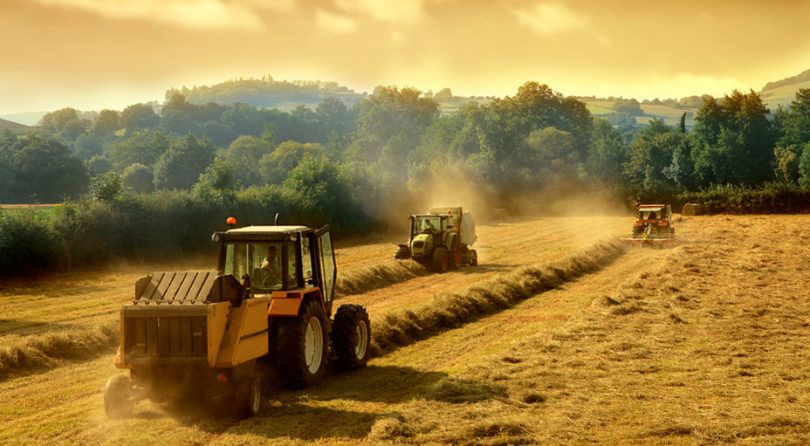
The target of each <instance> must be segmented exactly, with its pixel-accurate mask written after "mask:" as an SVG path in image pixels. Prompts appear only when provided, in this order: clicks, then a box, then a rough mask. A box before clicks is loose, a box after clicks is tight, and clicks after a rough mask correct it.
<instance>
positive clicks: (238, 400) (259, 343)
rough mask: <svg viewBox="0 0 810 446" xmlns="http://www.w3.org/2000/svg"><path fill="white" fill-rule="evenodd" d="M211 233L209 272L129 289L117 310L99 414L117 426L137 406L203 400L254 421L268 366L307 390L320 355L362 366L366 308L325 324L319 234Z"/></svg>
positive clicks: (325, 266) (153, 279) (367, 333)
mask: <svg viewBox="0 0 810 446" xmlns="http://www.w3.org/2000/svg"><path fill="white" fill-rule="evenodd" d="M228 223H229V225H230V226H231V229H229V230H227V231H224V232H215V233H214V235H213V237H212V239H213V241H214V242H215V243H218V244H219V262H218V269H217V270H216V271H191V272H161V273H153V274H150V275H149V276H146V277H143V278H141V279H139V280H138V281H137V282H136V284H135V299H134V300H133V302H132V303H130V304H127V305H124V307H123V308H122V309H121V322H120V336H119V346H118V354H117V355H116V358H115V365H116V367H118V368H121V369H129V376H126V375H118V376H114V377H112V378H110V379H109V381H108V382H107V386H106V389H105V392H104V408H105V411H106V413H107V415H108V416H109V417H123V416H127V415H128V414H129V413H130V412H131V411H132V408H133V405H134V404H135V402H137V401H138V400H141V399H144V398H149V399H152V400H155V401H166V400H170V399H179V398H188V397H205V398H209V399H211V400H213V401H217V402H218V406H220V407H226V408H227V409H229V410H230V411H232V412H233V413H234V414H235V415H237V416H239V417H246V416H253V415H255V414H256V413H257V412H259V410H260V407H261V401H262V395H261V392H262V380H261V378H262V376H259V373H258V370H259V369H257V367H256V363H257V361H259V360H267V361H269V362H271V363H272V364H273V365H274V366H275V368H276V369H277V371H278V373H277V375H278V377H279V378H280V379H281V381H282V383H283V384H284V385H285V386H286V387H288V388H293V389H301V388H305V387H308V386H310V385H313V384H316V383H318V382H319V381H321V379H322V378H323V376H324V373H325V371H326V364H327V360H329V359H330V355H331V357H332V358H333V359H334V360H335V361H336V363H337V365H338V367H339V368H342V369H349V370H352V369H357V368H360V367H363V366H365V365H366V363H367V361H368V358H369V353H370V349H369V341H370V339H371V324H370V323H369V317H368V313H367V312H366V310H365V308H364V307H362V306H359V305H341V306H340V308H338V310H337V312H335V313H334V317H332V316H333V314H332V304H333V298H334V286H335V279H336V274H337V269H336V265H335V257H334V251H333V247H332V239H331V235H330V232H329V228H328V227H324V228H321V229H318V230H315V229H311V228H308V227H306V226H247V227H242V228H234V227H233V226H234V225H235V223H236V221H235V219H233V218H229V219H228Z"/></svg>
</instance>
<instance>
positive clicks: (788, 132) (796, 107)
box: [778, 88, 810, 147]
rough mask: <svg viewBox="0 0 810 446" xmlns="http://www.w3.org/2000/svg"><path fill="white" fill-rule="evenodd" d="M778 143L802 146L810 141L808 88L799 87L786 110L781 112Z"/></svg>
mask: <svg viewBox="0 0 810 446" xmlns="http://www.w3.org/2000/svg"><path fill="white" fill-rule="evenodd" d="M781 115H782V116H780V121H781V122H780V127H781V131H782V135H781V136H780V137H779V141H778V145H780V146H782V147H787V146H789V145H795V146H802V145H804V144H806V143H808V142H810V89H808V88H800V89H799V91H797V92H796V98H795V99H794V100H793V101H792V102H791V103H790V108H789V110H788V111H787V112H784V113H781Z"/></svg>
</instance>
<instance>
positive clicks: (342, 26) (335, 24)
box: [315, 9, 357, 33]
mask: <svg viewBox="0 0 810 446" xmlns="http://www.w3.org/2000/svg"><path fill="white" fill-rule="evenodd" d="M315 22H316V23H317V24H318V26H319V27H321V28H323V29H325V30H327V31H331V32H335V33H350V32H354V31H357V22H355V21H354V19H352V18H351V17H346V16H343V15H338V14H332V13H331V12H328V11H324V10H323V9H319V10H317V11H315Z"/></svg>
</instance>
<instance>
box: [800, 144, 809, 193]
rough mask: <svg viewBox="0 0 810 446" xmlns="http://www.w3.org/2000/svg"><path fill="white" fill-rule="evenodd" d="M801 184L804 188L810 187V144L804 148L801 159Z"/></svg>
mask: <svg viewBox="0 0 810 446" xmlns="http://www.w3.org/2000/svg"><path fill="white" fill-rule="evenodd" d="M799 175H800V179H799V183H800V184H801V185H802V186H810V142H808V143H807V144H805V145H804V147H802V154H801V157H800V158H799Z"/></svg>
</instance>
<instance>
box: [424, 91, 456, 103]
mask: <svg viewBox="0 0 810 446" xmlns="http://www.w3.org/2000/svg"><path fill="white" fill-rule="evenodd" d="M425 96H427V95H425ZM450 99H453V92H452V91H450V89H449V88H442V89H441V90H439V91H438V92H436V94H434V95H433V100H434V101H436V102H447V101H449V100H450Z"/></svg>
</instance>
